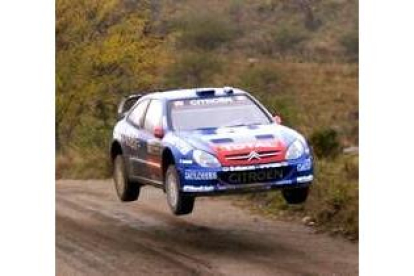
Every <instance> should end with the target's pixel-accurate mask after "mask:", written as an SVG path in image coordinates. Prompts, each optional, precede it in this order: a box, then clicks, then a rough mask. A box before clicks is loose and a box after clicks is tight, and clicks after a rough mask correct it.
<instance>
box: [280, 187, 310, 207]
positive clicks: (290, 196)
mask: <svg viewBox="0 0 414 276" xmlns="http://www.w3.org/2000/svg"><path fill="white" fill-rule="evenodd" d="M308 194H309V187H303V188H291V189H284V190H283V191H282V195H283V197H284V199H285V200H286V202H287V203H289V204H300V203H303V202H305V201H306V199H307V198H308Z"/></svg>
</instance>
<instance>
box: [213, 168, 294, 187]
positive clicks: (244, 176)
mask: <svg viewBox="0 0 414 276" xmlns="http://www.w3.org/2000/svg"><path fill="white" fill-rule="evenodd" d="M291 171H292V168H291V167H289V166H285V167H278V168H267V169H257V170H246V171H231V172H221V173H219V174H218V179H219V180H221V181H222V182H224V183H226V184H231V185H238V184H251V183H263V182H271V181H279V180H283V179H284V178H286V177H287V176H289V174H290V173H291Z"/></svg>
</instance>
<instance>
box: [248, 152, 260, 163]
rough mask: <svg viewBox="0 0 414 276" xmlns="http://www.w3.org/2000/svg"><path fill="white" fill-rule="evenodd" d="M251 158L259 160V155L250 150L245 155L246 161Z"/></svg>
mask: <svg viewBox="0 0 414 276" xmlns="http://www.w3.org/2000/svg"><path fill="white" fill-rule="evenodd" d="M253 159H258V160H260V155H259V154H258V153H257V152H255V151H252V152H250V153H249V155H248V156H247V160H248V161H252V160H253Z"/></svg>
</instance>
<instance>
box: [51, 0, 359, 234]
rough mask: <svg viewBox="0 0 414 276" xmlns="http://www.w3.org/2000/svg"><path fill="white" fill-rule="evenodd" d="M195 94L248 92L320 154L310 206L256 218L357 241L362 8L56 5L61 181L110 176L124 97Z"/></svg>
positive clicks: (113, 2)
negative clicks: (215, 89) (305, 219)
mask: <svg viewBox="0 0 414 276" xmlns="http://www.w3.org/2000/svg"><path fill="white" fill-rule="evenodd" d="M198 86H234V87H240V88H243V89H246V90H247V91H249V92H251V93H252V94H253V95H255V96H256V97H258V98H259V99H260V100H261V101H262V102H263V103H264V104H265V105H266V106H267V107H268V108H269V110H270V111H272V112H274V113H277V114H279V115H281V117H282V119H283V120H284V123H285V124H287V125H289V126H293V127H294V128H296V129H298V130H300V131H301V132H303V133H304V134H306V136H307V137H308V138H310V140H311V142H312V144H313V147H314V151H315V152H316V154H317V180H316V183H315V184H316V185H315V187H314V190H313V193H312V196H311V198H310V200H309V201H308V202H307V203H306V204H305V205H304V206H301V207H291V206H286V205H284V204H283V203H281V201H280V198H279V195H278V194H277V193H271V194H268V195H258V196H256V197H254V198H253V202H257V205H256V206H257V208H258V209H260V210H262V211H265V212H267V213H271V214H273V215H278V216H282V217H285V216H287V217H292V215H293V217H302V216H309V217H311V220H312V221H314V222H315V223H316V224H317V225H320V226H322V228H324V227H326V228H329V229H331V230H332V229H333V230H334V232H339V233H343V234H346V235H349V236H350V237H352V238H355V237H357V235H358V156H357V155H353V156H348V155H343V154H342V151H341V150H342V149H343V148H344V147H348V146H357V145H358V1H355V0H296V1H288V0H280V1H277V0H267V1H259V0H221V1H218V0H211V1H202V0H191V1H190V0H180V1H173V0H163V1H161V0H152V1H148V0H142V1H139V0H138V1H134V0H105V1H82V0H72V1H69V0H57V2H56V110H57V111H56V112H57V114H56V145H57V159H56V162H57V170H56V173H57V177H58V178H105V177H108V176H109V175H110V171H109V164H108V163H107V162H106V161H103V160H106V153H107V148H108V141H109V137H110V134H111V130H112V126H113V124H114V122H115V110H116V105H117V103H118V102H119V100H120V99H121V97H122V96H123V95H127V94H129V93H131V92H133V91H140V92H147V91H154V90H164V89H168V88H178V87H198ZM250 199H251V198H249V200H250Z"/></svg>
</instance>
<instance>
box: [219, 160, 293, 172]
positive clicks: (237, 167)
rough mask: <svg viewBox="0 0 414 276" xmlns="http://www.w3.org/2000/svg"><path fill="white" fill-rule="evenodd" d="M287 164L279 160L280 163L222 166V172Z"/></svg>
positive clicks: (277, 166)
mask: <svg viewBox="0 0 414 276" xmlns="http://www.w3.org/2000/svg"><path fill="white" fill-rule="evenodd" d="M287 165H289V164H288V163H287V162H280V163H268V164H259V165H254V166H253V165H252V166H230V167H223V169H222V170H223V171H224V172H232V171H248V170H255V169H269V168H279V167H284V166H287Z"/></svg>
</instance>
